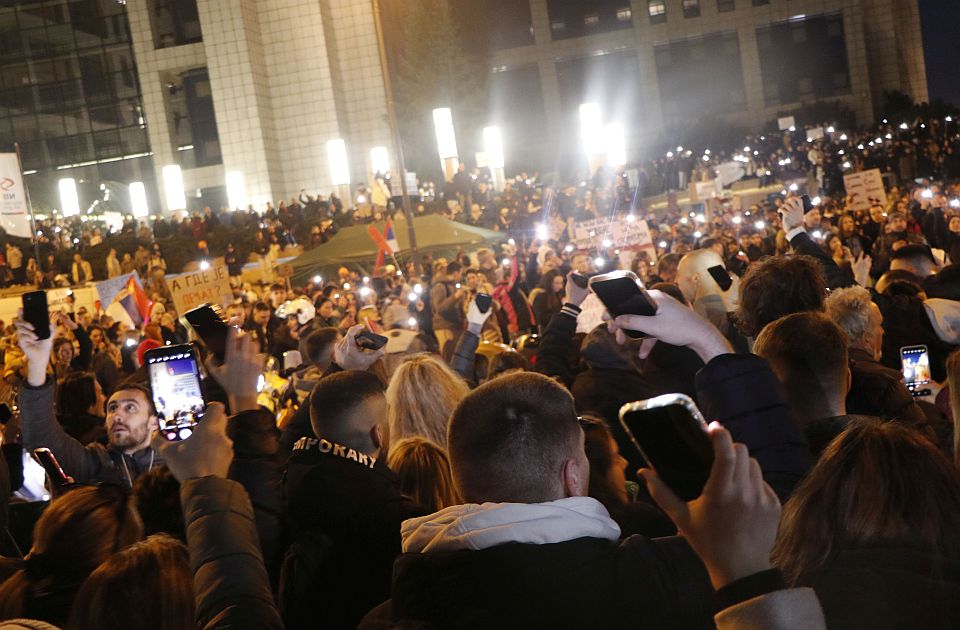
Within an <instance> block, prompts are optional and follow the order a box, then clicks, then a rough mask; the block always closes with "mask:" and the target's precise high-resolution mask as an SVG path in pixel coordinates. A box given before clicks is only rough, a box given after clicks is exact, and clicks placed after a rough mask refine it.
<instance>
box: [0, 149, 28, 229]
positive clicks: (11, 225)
mask: <svg viewBox="0 0 960 630" xmlns="http://www.w3.org/2000/svg"><path fill="white" fill-rule="evenodd" d="M0 227H2V228H3V229H4V230H6V232H7V234H11V235H13V236H22V237H24V238H30V237H31V236H33V228H31V227H30V208H28V207H27V191H26V188H24V186H23V175H22V174H21V173H20V160H18V159H17V154H16V153H0Z"/></svg>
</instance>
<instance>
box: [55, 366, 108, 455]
mask: <svg viewBox="0 0 960 630" xmlns="http://www.w3.org/2000/svg"><path fill="white" fill-rule="evenodd" d="M106 402H107V398H106V396H104V393H103V388H101V387H100V383H99V382H98V381H97V377H96V375H95V374H93V372H73V373H71V374H69V375H67V377H66V378H65V379H64V380H63V382H62V383H60V384H59V385H58V386H57V420H59V421H60V424H61V425H63V430H64V431H66V432H67V435H70V436H72V437H74V438H75V439H76V440H77V441H78V442H80V443H81V444H89V443H90V442H99V441H104V440H105V439H106V437H107V430H106V427H105V426H104V417H103V413H104V405H106Z"/></svg>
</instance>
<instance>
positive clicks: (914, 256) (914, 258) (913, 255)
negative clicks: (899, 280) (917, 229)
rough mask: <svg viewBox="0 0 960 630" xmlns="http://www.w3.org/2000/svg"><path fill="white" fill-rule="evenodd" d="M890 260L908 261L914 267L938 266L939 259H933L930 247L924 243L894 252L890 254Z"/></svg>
mask: <svg viewBox="0 0 960 630" xmlns="http://www.w3.org/2000/svg"><path fill="white" fill-rule="evenodd" d="M890 260H906V261H908V262H909V263H910V264H913V265H917V266H919V265H923V264H931V265H936V264H937V259H936V258H934V257H933V251H932V250H931V249H930V247H929V246H928V245H924V244H922V243H910V244H909V245H904V246H903V247H901V248H900V249H896V250H894V251H893V252H892V253H891V254H890Z"/></svg>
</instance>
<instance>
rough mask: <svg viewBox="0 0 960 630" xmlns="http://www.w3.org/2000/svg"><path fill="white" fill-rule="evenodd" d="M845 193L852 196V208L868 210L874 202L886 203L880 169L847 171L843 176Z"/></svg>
mask: <svg viewBox="0 0 960 630" xmlns="http://www.w3.org/2000/svg"><path fill="white" fill-rule="evenodd" d="M843 185H844V187H845V188H846V190H847V195H848V196H850V197H852V199H851V202H850V207H851V208H853V209H854V210H869V209H870V206H873V205H875V204H880V205H886V203H887V193H886V190H885V189H884V187H883V177H882V176H881V175H880V169H878V168H872V169H870V170H869V171H860V172H859V173H848V174H846V175H844V176H843Z"/></svg>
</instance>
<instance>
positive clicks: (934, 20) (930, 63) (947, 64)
mask: <svg viewBox="0 0 960 630" xmlns="http://www.w3.org/2000/svg"><path fill="white" fill-rule="evenodd" d="M920 21H921V27H922V29H923V47H924V52H925V55H926V61H927V84H928V89H929V91H930V98H931V99H941V100H944V101H948V102H952V103H953V104H955V105H960V0H920Z"/></svg>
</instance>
